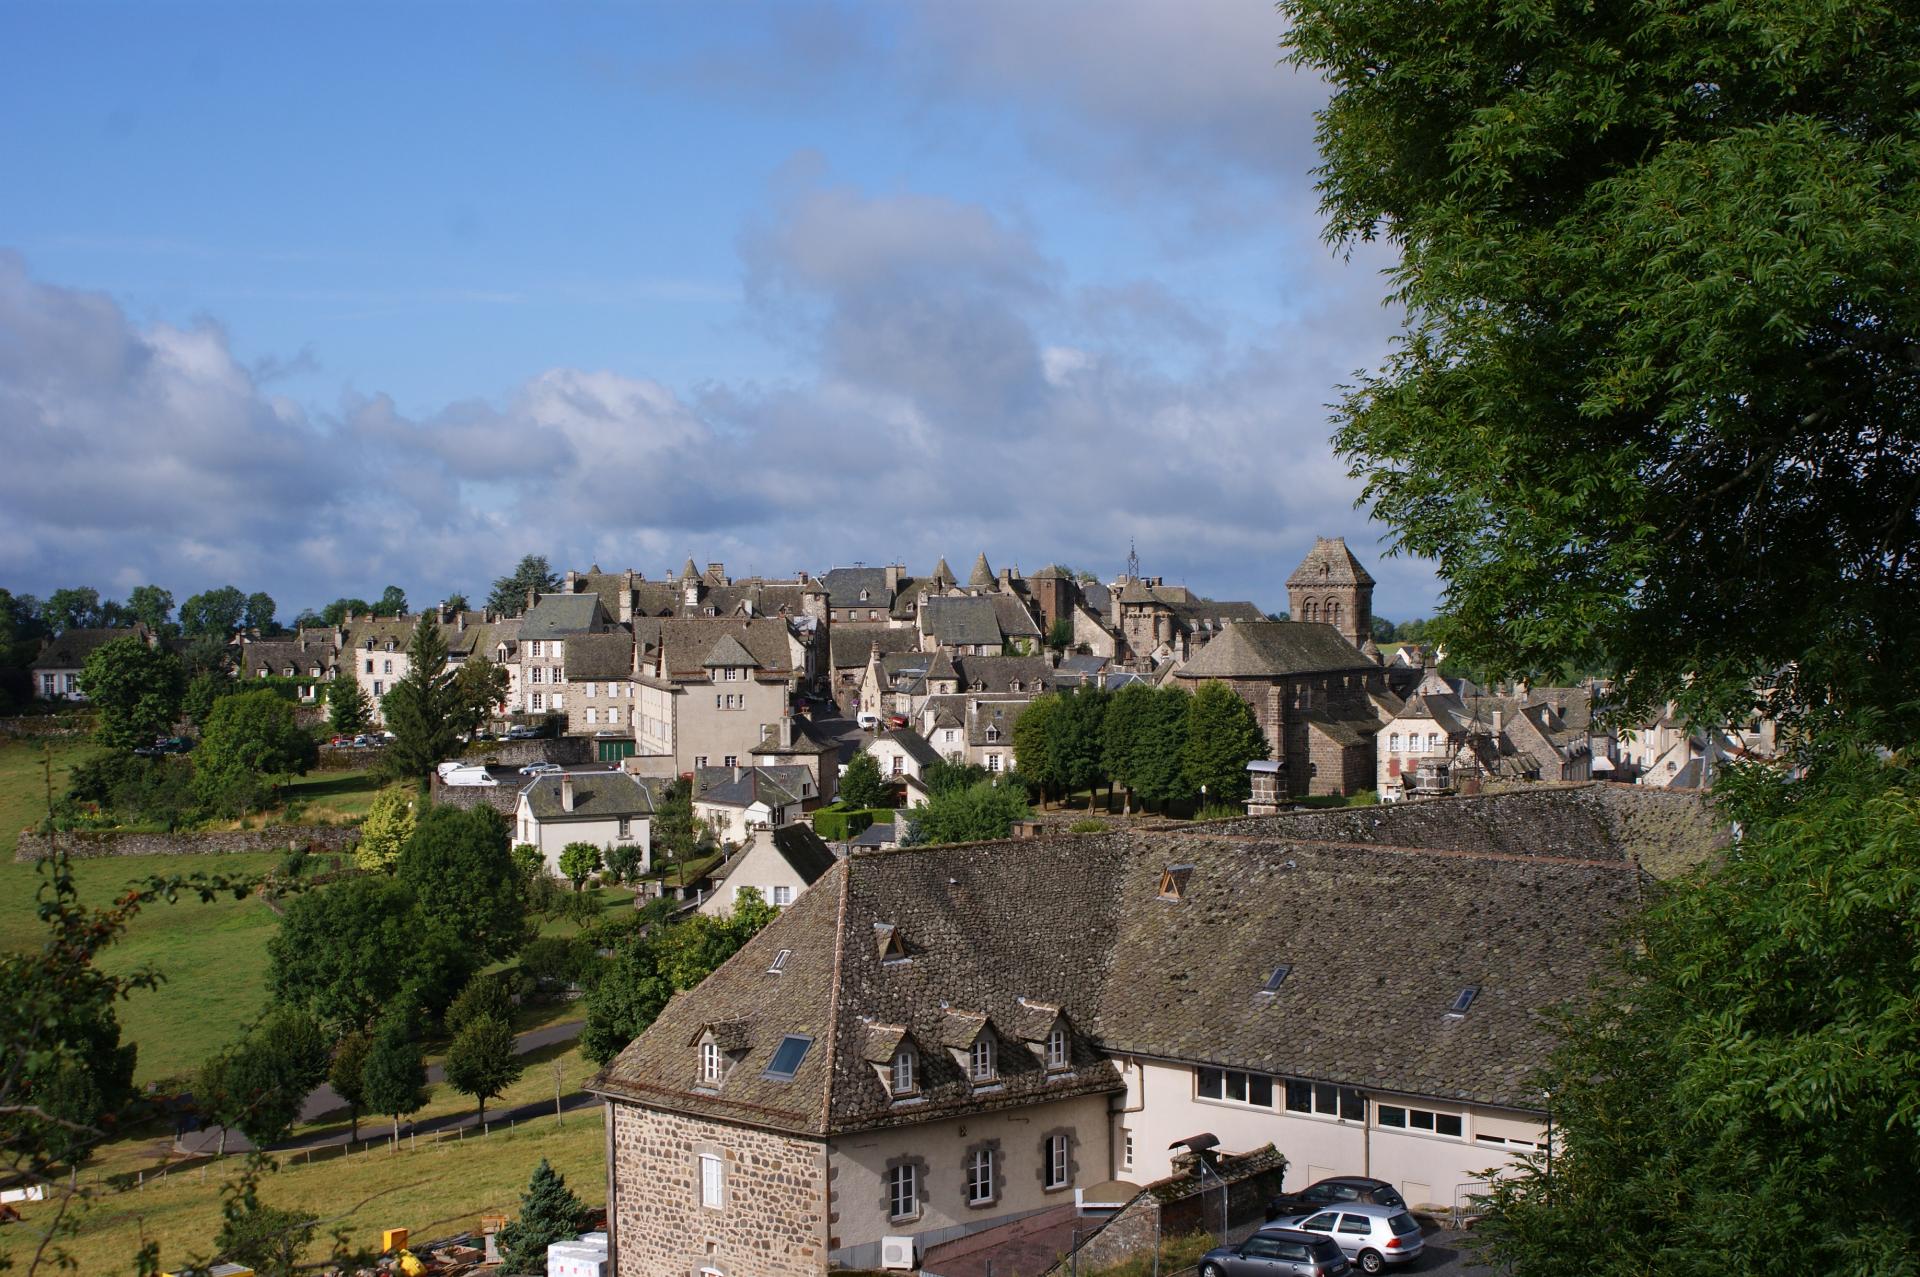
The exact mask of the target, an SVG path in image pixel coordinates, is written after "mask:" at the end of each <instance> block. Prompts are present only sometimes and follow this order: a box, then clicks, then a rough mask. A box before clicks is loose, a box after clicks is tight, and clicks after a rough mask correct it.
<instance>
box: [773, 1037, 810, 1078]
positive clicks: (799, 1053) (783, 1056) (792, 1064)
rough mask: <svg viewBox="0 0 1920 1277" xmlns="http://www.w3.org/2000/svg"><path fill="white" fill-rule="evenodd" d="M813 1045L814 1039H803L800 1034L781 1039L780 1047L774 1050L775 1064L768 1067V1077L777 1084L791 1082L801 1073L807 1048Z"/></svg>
mask: <svg viewBox="0 0 1920 1277" xmlns="http://www.w3.org/2000/svg"><path fill="white" fill-rule="evenodd" d="M812 1045H813V1039H812V1038H809V1037H802V1036H801V1035H800V1034H798V1033H789V1034H787V1036H785V1037H783V1038H781V1039H780V1045H779V1046H778V1047H775V1048H774V1052H773V1063H771V1064H769V1065H767V1072H766V1076H767V1077H770V1078H772V1079H773V1080H774V1081H776V1082H791V1081H792V1080H793V1075H794V1074H795V1073H796V1072H798V1071H799V1068H800V1061H802V1060H804V1059H806V1058H807V1048H808V1047H810V1046H812Z"/></svg>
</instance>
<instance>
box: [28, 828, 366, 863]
mask: <svg viewBox="0 0 1920 1277" xmlns="http://www.w3.org/2000/svg"><path fill="white" fill-rule="evenodd" d="M54 837H56V838H58V839H59V843H60V846H61V847H62V848H63V849H64V850H65V851H66V853H67V854H68V855H69V856H71V857H73V858H74V859H76V860H93V859H99V858H103V857H106V856H217V855H228V854H231V853H234V852H248V851H292V850H294V849H295V848H298V847H305V848H307V849H308V850H311V851H335V852H344V851H349V850H351V849H352V848H353V847H354V846H355V845H356V844H357V843H359V841H360V831H359V830H358V829H357V828H354V827H351V826H347V825H270V826H268V827H267V828H265V829H218V830H203V831H197V832H191V833H177V834H133V833H118V832H114V831H77V832H73V833H62V834H57V835H54ZM52 854H53V842H52V840H51V839H50V838H49V837H48V835H46V834H42V833H22V834H21V835H20V844H19V848H18V850H16V851H15V852H14V853H13V858H14V859H15V860H16V861H31V860H44V859H46V858H47V857H48V856H51V855H52Z"/></svg>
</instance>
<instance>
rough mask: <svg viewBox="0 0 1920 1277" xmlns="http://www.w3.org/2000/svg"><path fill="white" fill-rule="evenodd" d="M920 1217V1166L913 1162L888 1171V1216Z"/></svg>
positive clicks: (891, 1217) (902, 1217)
mask: <svg viewBox="0 0 1920 1277" xmlns="http://www.w3.org/2000/svg"><path fill="white" fill-rule="evenodd" d="M919 1217H920V1168H919V1167H918V1166H916V1165H914V1164H913V1163H912V1162H906V1163H903V1164H902V1165H899V1166H895V1167H891V1168H889V1169H888V1171H887V1218H889V1219H918V1218H919Z"/></svg>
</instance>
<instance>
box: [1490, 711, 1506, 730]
mask: <svg viewBox="0 0 1920 1277" xmlns="http://www.w3.org/2000/svg"><path fill="white" fill-rule="evenodd" d="M1506 725H1507V715H1506V712H1505V711H1504V710H1495V711H1493V734H1494V735H1495V736H1498V735H1500V733H1501V731H1502V730H1503V729H1504V728H1505V727H1506Z"/></svg>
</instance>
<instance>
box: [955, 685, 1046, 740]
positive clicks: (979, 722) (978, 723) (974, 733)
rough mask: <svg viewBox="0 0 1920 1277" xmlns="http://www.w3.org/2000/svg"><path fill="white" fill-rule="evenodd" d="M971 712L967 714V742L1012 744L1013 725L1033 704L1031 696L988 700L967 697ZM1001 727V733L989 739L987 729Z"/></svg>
mask: <svg viewBox="0 0 1920 1277" xmlns="http://www.w3.org/2000/svg"><path fill="white" fill-rule="evenodd" d="M966 699H967V701H968V702H969V705H970V708H971V710H972V712H971V713H969V714H968V715H967V744H969V745H1011V744H1013V725H1014V724H1015V723H1017V722H1019V721H1020V716H1021V715H1022V714H1024V713H1026V712H1027V706H1029V705H1031V704H1033V700H1032V698H1031V697H1021V698H1019V699H1017V700H1016V699H1011V698H1002V699H996V700H988V699H985V698H981V697H972V696H970V697H967V698H966ZM989 727H995V728H998V729H999V735H998V736H996V737H995V738H994V739H992V740H989V739H987V729H988V728H989Z"/></svg>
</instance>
